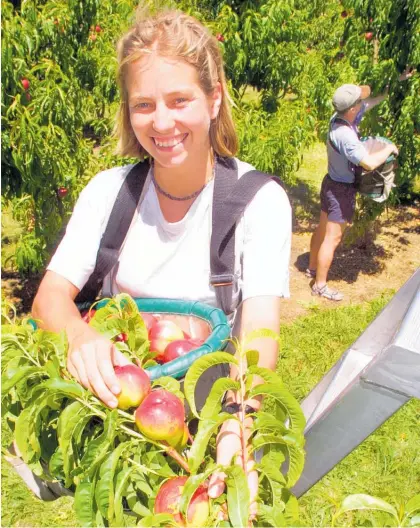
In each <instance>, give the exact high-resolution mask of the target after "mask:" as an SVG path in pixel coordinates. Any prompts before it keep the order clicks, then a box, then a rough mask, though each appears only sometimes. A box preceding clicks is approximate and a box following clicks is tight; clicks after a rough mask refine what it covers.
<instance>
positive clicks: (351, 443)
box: [292, 269, 420, 497]
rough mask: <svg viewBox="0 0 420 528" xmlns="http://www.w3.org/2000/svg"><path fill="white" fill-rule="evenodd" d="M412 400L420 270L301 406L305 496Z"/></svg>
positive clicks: (418, 367) (416, 393)
mask: <svg viewBox="0 0 420 528" xmlns="http://www.w3.org/2000/svg"><path fill="white" fill-rule="evenodd" d="M411 397H416V398H420V269H418V270H417V271H416V272H415V273H414V274H413V275H412V277H411V278H410V279H409V280H408V281H407V282H406V283H405V284H404V285H403V286H402V287H401V289H400V290H399V291H398V292H397V293H396V295H395V296H394V297H393V298H392V299H391V301H390V302H389V303H388V304H387V306H386V307H385V308H384V309H383V310H382V312H381V313H380V314H379V315H378V316H377V317H376V319H375V320H374V321H373V322H372V323H371V324H370V325H369V326H368V328H367V329H366V330H365V331H364V332H363V334H362V335H361V336H360V337H359V338H358V339H357V340H356V341H355V342H354V343H353V345H352V346H351V347H350V348H349V349H348V350H347V351H346V352H345V353H344V354H343V356H342V357H341V358H340V359H339V360H338V362H337V363H336V364H335V365H334V366H333V367H332V369H331V370H330V371H329V372H328V373H327V374H326V375H325V376H324V378H323V379H322V380H321V381H320V382H319V383H318V385H317V386H316V387H315V388H314V389H313V390H312V391H311V392H310V394H309V395H308V396H307V397H306V398H305V399H304V401H303V402H302V403H301V405H302V408H303V411H304V414H305V417H306V419H307V425H306V428H305V437H306V463H305V468H304V471H303V473H302V475H301V477H300V479H299V481H298V482H297V483H296V485H295V486H294V487H293V488H292V492H293V493H294V494H295V495H296V496H297V497H300V496H301V495H303V494H304V493H305V492H306V491H308V489H310V488H311V487H312V486H313V485H314V484H315V483H316V482H317V481H318V480H319V479H321V478H322V477H323V476H324V475H325V474H326V473H328V472H329V471H330V470H331V469H332V468H333V467H334V466H335V465H337V464H338V463H339V462H340V461H341V460H342V459H343V458H344V457H345V456H347V455H348V454H349V453H350V452H351V451H353V450H354V449H355V448H356V447H357V446H358V445H359V444H360V443H361V442H363V440H365V439H366V438H367V437H368V436H369V435H370V434H372V433H373V432H374V431H375V430H376V429H377V428H378V427H379V426H380V425H381V424H382V423H384V422H385V421H386V420H387V419H388V418H390V417H391V416H392V415H393V414H394V413H395V412H396V411H397V410H398V409H399V408H400V407H402V406H403V405H404V404H405V403H406V402H407V401H408V400H409V399H410V398H411Z"/></svg>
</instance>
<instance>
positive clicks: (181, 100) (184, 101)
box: [175, 97, 187, 105]
mask: <svg viewBox="0 0 420 528" xmlns="http://www.w3.org/2000/svg"><path fill="white" fill-rule="evenodd" d="M186 102H187V99H186V98H185V97H178V98H177V99H175V103H176V104H177V105H181V104H184V103H186Z"/></svg>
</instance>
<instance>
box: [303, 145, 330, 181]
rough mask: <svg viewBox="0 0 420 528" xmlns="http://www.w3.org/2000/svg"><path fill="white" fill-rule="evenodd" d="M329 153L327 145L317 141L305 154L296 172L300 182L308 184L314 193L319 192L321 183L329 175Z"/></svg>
mask: <svg viewBox="0 0 420 528" xmlns="http://www.w3.org/2000/svg"><path fill="white" fill-rule="evenodd" d="M327 166H328V164H327V151H326V147H325V143H322V142H320V141H317V142H316V143H314V144H313V145H311V147H310V149H308V150H307V151H305V152H304V153H303V161H302V164H301V165H300V167H299V169H298V170H297V171H296V178H297V180H298V181H299V182H303V183H306V184H307V185H308V187H311V188H312V189H313V190H314V191H319V189H320V188H321V182H322V179H323V178H324V176H325V174H326V173H327Z"/></svg>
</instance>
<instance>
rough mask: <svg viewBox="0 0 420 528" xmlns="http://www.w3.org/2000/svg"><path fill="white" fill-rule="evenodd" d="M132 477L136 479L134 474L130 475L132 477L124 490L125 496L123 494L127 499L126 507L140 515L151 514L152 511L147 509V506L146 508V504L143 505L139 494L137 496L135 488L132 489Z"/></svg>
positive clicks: (146, 515)
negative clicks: (125, 490)
mask: <svg viewBox="0 0 420 528" xmlns="http://www.w3.org/2000/svg"><path fill="white" fill-rule="evenodd" d="M133 479H136V476H135V475H134V476H132V478H131V480H130V485H129V486H128V488H127V492H126V496H125V498H126V500H127V504H128V507H129V508H130V510H131V511H132V512H134V513H136V514H137V515H139V516H140V517H148V516H149V515H151V514H152V512H151V511H150V510H149V508H147V506H145V505H144V504H143V503H142V502H141V501H140V499H139V496H138V494H137V492H136V490H135V489H134V485H133ZM136 484H137V482H136Z"/></svg>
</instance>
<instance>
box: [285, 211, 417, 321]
mask: <svg viewBox="0 0 420 528" xmlns="http://www.w3.org/2000/svg"><path fill="white" fill-rule="evenodd" d="M315 227H316V224H314V223H312V222H311V223H309V224H307V225H306V226H301V227H300V228H298V229H297V230H295V232H294V233H293V239H292V257H291V261H290V294H291V296H290V299H285V300H284V301H283V306H284V308H283V311H282V312H283V315H282V321H284V322H290V321H293V320H294V319H295V318H296V317H299V316H301V315H305V314H307V313H309V312H310V311H311V310H313V309H314V307H320V308H330V307H331V306H332V305H336V304H340V305H342V304H358V303H361V302H364V301H367V300H369V299H372V298H374V297H377V296H378V295H380V293H381V292H383V291H384V290H386V289H391V290H395V291H397V290H398V289H399V288H400V287H401V286H402V285H403V284H404V282H406V280H408V279H409V278H410V277H411V275H412V274H413V273H414V271H415V270H416V269H417V268H418V267H419V265H420V211H419V210H418V209H416V208H413V207H400V208H398V209H393V210H390V211H388V213H387V214H384V215H383V216H382V217H381V218H380V219H379V221H378V222H377V225H376V230H377V234H376V236H375V237H374V238H373V237H369V238H368V239H367V240H366V239H364V240H363V241H361V242H358V243H356V244H353V245H351V246H348V247H347V246H346V244H341V245H340V246H339V247H338V249H337V251H336V253H335V257H334V261H333V264H332V266H331V269H330V273H329V285H330V286H331V287H332V288H334V289H338V290H339V291H340V292H342V293H343V294H344V299H343V301H341V302H340V303H334V302H333V301H329V300H326V299H321V298H319V297H314V296H312V295H311V290H310V287H309V283H310V279H307V278H306V277H305V275H304V271H305V269H306V268H307V266H308V262H309V246H310V240H311V234H312V232H313V230H314V228H315Z"/></svg>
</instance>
